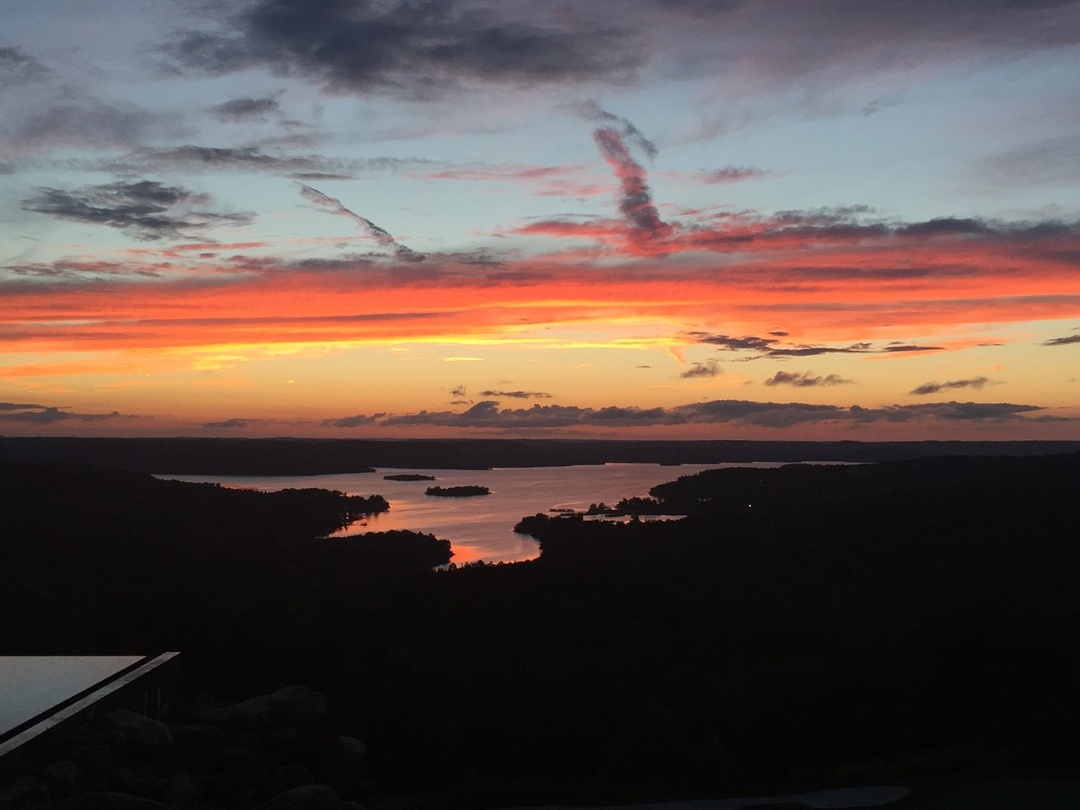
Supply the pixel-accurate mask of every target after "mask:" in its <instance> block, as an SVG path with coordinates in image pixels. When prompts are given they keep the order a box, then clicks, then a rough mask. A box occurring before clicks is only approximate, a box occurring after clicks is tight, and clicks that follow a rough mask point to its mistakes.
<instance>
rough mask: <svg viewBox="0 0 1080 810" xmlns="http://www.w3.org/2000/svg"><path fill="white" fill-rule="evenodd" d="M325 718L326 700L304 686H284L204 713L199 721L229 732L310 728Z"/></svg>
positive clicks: (200, 715) (320, 694) (321, 695)
mask: <svg viewBox="0 0 1080 810" xmlns="http://www.w3.org/2000/svg"><path fill="white" fill-rule="evenodd" d="M325 715H326V696H325V695H323V694H322V693H321V692H315V691H313V690H311V689H308V688H307V687H306V686H286V687H284V688H283V689H279V690H277V691H276V692H273V693H271V694H269V695H260V696H259V697H254V698H251V699H249V700H244V701H241V702H240V703H234V704H232V705H231V706H222V707H218V708H208V709H203V710H202V711H201V712H199V718H198V719H199V720H200V722H203V723H212V724H214V725H217V726H220V727H221V728H223V729H226V730H230V731H243V730H258V729H265V728H269V729H280V728H289V727H294V728H295V727H304V726H309V725H311V724H313V723H315V722H317V721H318V720H320V719H321V718H323V717H324V716H325Z"/></svg>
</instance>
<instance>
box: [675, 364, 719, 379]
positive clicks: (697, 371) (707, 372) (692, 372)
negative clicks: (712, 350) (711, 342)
mask: <svg viewBox="0 0 1080 810" xmlns="http://www.w3.org/2000/svg"><path fill="white" fill-rule="evenodd" d="M723 373H724V370H723V369H722V368H720V362H719V361H718V360H707V361H705V362H704V363H694V364H693V365H691V366H690V368H688V369H686V371H684V372H682V373H681V374H680V375H679V376H680V377H682V378H684V379H691V378H694V377H715V376H717V375H719V374H723Z"/></svg>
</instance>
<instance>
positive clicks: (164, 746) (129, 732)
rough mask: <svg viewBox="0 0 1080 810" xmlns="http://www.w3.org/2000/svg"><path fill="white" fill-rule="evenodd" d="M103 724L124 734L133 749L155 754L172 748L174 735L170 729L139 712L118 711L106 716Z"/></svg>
mask: <svg viewBox="0 0 1080 810" xmlns="http://www.w3.org/2000/svg"><path fill="white" fill-rule="evenodd" d="M102 722H103V723H104V724H105V725H106V726H108V727H111V728H114V729H116V730H117V731H119V732H120V733H121V734H123V735H124V739H126V740H127V741H128V743H130V744H131V746H132V747H133V748H136V749H141V750H143V751H154V752H160V751H167V750H169V749H170V748H172V744H173V735H172V732H171V731H170V730H169V727H168V726H167V725H165V724H164V723H160V722H158V721H157V720H151V719H150V718H149V717H146V716H144V715H141V714H139V713H138V712H133V711H129V710H128V709H117V710H116V711H112V712H109V713H108V714H106V715H105V716H104V717H103V718H102Z"/></svg>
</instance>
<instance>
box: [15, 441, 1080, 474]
mask: <svg viewBox="0 0 1080 810" xmlns="http://www.w3.org/2000/svg"><path fill="white" fill-rule="evenodd" d="M1076 452H1080V441H915V442H858V441H741V440H730V439H723V440H708V441H676V440H605V439H303V438H287V437H283V438H268V439H242V438H240V439H230V438H184V437H178V438H82V437H21V436H6V437H5V436H0V461H21V462H34V463H78V464H92V465H95V466H100V467H108V468H112V469H120V470H130V471H136V472H145V473H158V474H173V475H319V474H333V473H364V472H373V471H374V469H375V468H386V467H393V468H403V469H486V468H489V467H542V466H566V465H578V464H603V463H650V464H668V465H677V464H722V463H745V462H750V461H773V462H797V461H837V462H842V461H846V462H874V461H898V460H903V459H910V458H925V457H940V456H1045V455H1056V454H1061V453H1076Z"/></svg>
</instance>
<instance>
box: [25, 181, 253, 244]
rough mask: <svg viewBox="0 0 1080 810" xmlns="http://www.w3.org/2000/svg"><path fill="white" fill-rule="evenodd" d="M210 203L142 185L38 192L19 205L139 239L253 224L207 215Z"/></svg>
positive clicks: (174, 189) (244, 218) (246, 218)
mask: <svg viewBox="0 0 1080 810" xmlns="http://www.w3.org/2000/svg"><path fill="white" fill-rule="evenodd" d="M209 202H210V198H209V196H208V195H206V194H198V193H196V192H193V191H190V190H188V189H185V188H182V187H180V186H166V185H163V184H162V183H159V182H157V181H155V180H140V181H136V182H123V181H121V182H117V183H108V184H105V185H99V186H87V187H84V188H81V189H76V190H74V191H64V190H61V189H55V188H39V189H38V193H37V195H36V196H34V197H31V198H29V199H26V200H23V204H22V208H23V210H24V211H33V212H35V213H39V214H48V215H50V216H54V217H59V218H60V219H68V220H73V221H76V222H85V223H89V224H94V225H107V226H109V227H111V228H117V229H119V230H123V231H128V232H130V233H131V234H132V235H133V236H135V237H136V238H138V239H162V238H179V237H182V236H186V235H187V234H190V233H192V232H197V231H199V230H201V229H203V228H205V227H208V226H210V225H223V224H224V225H244V224H247V223H249V222H251V220H252V215H251V214H247V213H216V212H213V211H208V210H205V208H204V206H206V205H208V204H209Z"/></svg>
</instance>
